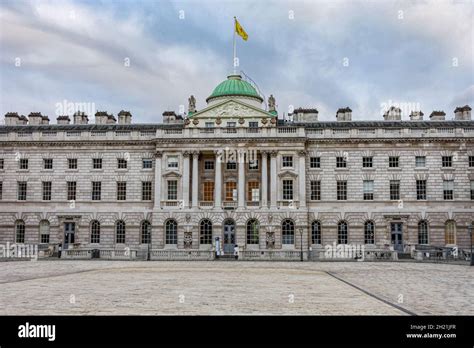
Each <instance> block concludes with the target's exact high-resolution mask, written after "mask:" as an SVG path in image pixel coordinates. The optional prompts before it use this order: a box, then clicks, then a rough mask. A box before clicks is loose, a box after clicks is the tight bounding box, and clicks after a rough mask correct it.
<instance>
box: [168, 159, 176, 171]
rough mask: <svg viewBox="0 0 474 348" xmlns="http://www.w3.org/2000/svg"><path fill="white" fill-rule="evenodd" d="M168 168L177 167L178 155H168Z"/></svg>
mask: <svg viewBox="0 0 474 348" xmlns="http://www.w3.org/2000/svg"><path fill="white" fill-rule="evenodd" d="M168 168H170V169H176V168H178V156H169V157H168Z"/></svg>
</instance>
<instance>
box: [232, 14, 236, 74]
mask: <svg viewBox="0 0 474 348" xmlns="http://www.w3.org/2000/svg"><path fill="white" fill-rule="evenodd" d="M235 21H236V18H235V17H234V28H233V29H234V30H233V32H234V45H233V46H234V59H233V60H232V66H233V68H234V75H237V70H236V68H235V57H236V48H235Z"/></svg>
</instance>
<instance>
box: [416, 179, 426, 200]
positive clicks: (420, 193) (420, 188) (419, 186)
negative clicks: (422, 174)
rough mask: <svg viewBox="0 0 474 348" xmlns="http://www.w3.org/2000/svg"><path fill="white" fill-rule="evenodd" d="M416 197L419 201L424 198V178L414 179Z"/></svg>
mask: <svg viewBox="0 0 474 348" xmlns="http://www.w3.org/2000/svg"><path fill="white" fill-rule="evenodd" d="M416 199H417V200H419V201H420V200H425V199H426V180H417V181H416Z"/></svg>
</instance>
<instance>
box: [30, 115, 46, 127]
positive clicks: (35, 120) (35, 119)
mask: <svg viewBox="0 0 474 348" xmlns="http://www.w3.org/2000/svg"><path fill="white" fill-rule="evenodd" d="M42 120H43V115H41V112H30V114H29V115H28V122H29V124H30V125H40V124H41V121H42Z"/></svg>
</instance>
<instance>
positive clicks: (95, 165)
mask: <svg viewBox="0 0 474 348" xmlns="http://www.w3.org/2000/svg"><path fill="white" fill-rule="evenodd" d="M92 169H102V158H93V159H92Z"/></svg>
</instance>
